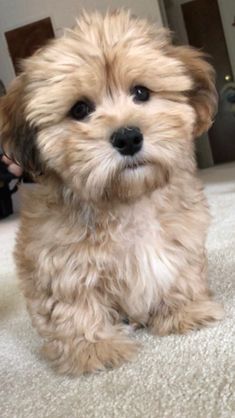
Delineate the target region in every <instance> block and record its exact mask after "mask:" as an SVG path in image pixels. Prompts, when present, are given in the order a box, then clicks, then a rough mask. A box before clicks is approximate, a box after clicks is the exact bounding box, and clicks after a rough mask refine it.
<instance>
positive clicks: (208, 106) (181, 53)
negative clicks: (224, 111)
mask: <svg viewBox="0 0 235 418" xmlns="http://www.w3.org/2000/svg"><path fill="white" fill-rule="evenodd" d="M173 55H174V56H175V58H177V59H179V60H180V61H181V62H183V64H184V66H185V68H186V72H187V73H188V75H189V76H190V77H191V78H192V80H193V87H192V89H191V90H190V91H189V92H186V94H187V96H188V98H189V102H190V104H191V105H192V106H193V107H194V109H195V111H196V115H197V120H196V124H195V130H194V135H195V137H198V136H200V135H201V134H202V133H204V132H206V131H207V130H208V129H209V128H210V126H211V124H212V122H213V118H214V116H215V114H216V111H217V102H218V96H217V92H216V88H215V71H214V69H213V67H212V66H211V65H210V64H209V63H208V62H207V60H206V55H205V54H204V53H202V52H201V51H198V50H196V49H194V48H192V47H187V46H186V47H185V46H184V47H181V46H178V47H174V48H173Z"/></svg>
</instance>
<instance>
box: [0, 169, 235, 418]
mask: <svg viewBox="0 0 235 418" xmlns="http://www.w3.org/2000/svg"><path fill="white" fill-rule="evenodd" d="M201 177H202V179H203V180H204V181H205V183H206V191H207V195H208V197H209V202H210V205H211V209H212V213H213V215H214V222H213V225H212V227H211V229H210V234H209V238H208V251H209V270H210V272H209V277H210V283H211V287H212V289H213V290H214V292H215V294H216V298H217V299H218V300H220V301H222V302H223V303H224V305H225V310H226V317H225V319H224V321H223V322H222V323H219V324H217V325H216V326H215V327H214V328H210V329H203V330H201V331H198V332H193V333H191V334H190V335H187V336H169V337H162V338H155V337H153V336H151V335H149V334H148V333H147V332H146V331H140V332H138V333H137V339H139V340H140V341H141V342H142V343H143V349H142V350H141V352H140V354H139V356H138V358H137V360H136V361H135V362H133V363H131V364H130V363H129V364H125V365H124V366H123V367H121V368H120V369H118V370H113V371H108V372H102V373H100V374H97V375H92V376H86V377H81V378H78V379H70V378H64V377H63V378H62V377H58V376H56V375H55V374H54V373H53V372H52V371H51V370H50V368H49V367H48V366H47V364H45V363H43V362H42V361H41V360H40V358H39V356H38V348H39V344H40V339H39V337H38V336H37V335H36V333H35V331H34V330H33V328H32V327H31V324H30V320H29V318H28V315H27V313H26V311H25V306H24V301H23V298H22V296H21V295H20V293H19V291H18V289H17V282H16V277H15V273H14V265H13V260H12V256H11V250H12V246H13V242H14V234H15V230H16V227H17V217H10V218H8V219H7V220H5V221H1V222H0V417H1V418H47V417H48V418H75V417H76V418H93V417H94V418H95V417H97V418H134V417H138V418H142V417H147V418H233V417H235V321H234V320H235V303H234V302H235V165H234V164H229V165H225V166H218V167H216V168H212V169H208V170H204V171H203V172H201Z"/></svg>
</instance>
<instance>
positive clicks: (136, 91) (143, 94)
mask: <svg viewBox="0 0 235 418" xmlns="http://www.w3.org/2000/svg"><path fill="white" fill-rule="evenodd" d="M131 94H132V95H133V96H134V101H135V102H147V101H148V100H149V98H150V91H149V90H148V89H147V87H144V86H135V87H133V88H132V89H131Z"/></svg>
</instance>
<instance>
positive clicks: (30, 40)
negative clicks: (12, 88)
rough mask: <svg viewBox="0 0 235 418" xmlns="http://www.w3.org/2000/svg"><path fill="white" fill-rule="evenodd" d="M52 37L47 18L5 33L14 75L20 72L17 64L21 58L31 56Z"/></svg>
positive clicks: (51, 28) (50, 26)
mask: <svg viewBox="0 0 235 418" xmlns="http://www.w3.org/2000/svg"><path fill="white" fill-rule="evenodd" d="M54 36H55V35H54V30H53V27H52V23H51V19H50V18H49V17H48V18H46V19H42V20H39V21H37V22H33V23H30V24H29V25H25V26H21V27H19V28H16V29H13V30H10V31H8V32H5V37H6V40H7V45H8V49H9V53H10V56H11V59H12V63H13V66H14V69H15V73H16V74H18V73H19V72H20V65H19V63H20V60H21V59H22V58H27V57H29V56H30V55H32V54H33V53H34V52H35V51H36V50H37V49H38V48H40V47H42V46H43V45H45V43H46V42H47V41H48V39H51V38H54Z"/></svg>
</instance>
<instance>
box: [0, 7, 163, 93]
mask: <svg viewBox="0 0 235 418" xmlns="http://www.w3.org/2000/svg"><path fill="white" fill-rule="evenodd" d="M121 6H124V7H126V8H130V9H131V10H132V12H133V13H134V14H136V15H139V16H146V17H148V18H149V19H150V20H152V21H158V22H159V24H162V19H161V13H160V8H159V4H158V0H80V1H79V0H0V79H2V81H3V82H4V84H5V85H6V86H7V85H8V84H9V83H10V81H11V80H12V79H13V78H14V76H15V74H14V70H13V66H12V63H11V59H10V56H9V53H8V49H7V44H6V40H5V36H4V32H6V31H7V30H11V29H14V28H17V27H19V26H22V25H25V24H27V23H31V22H33V21H36V20H39V19H42V18H44V17H47V16H50V17H51V20H52V24H53V27H54V31H55V35H56V36H59V35H60V34H61V33H62V28H64V27H72V26H73V25H74V23H75V17H76V16H78V15H79V12H80V11H81V10H82V9H83V8H85V9H86V10H92V9H99V10H101V11H105V10H106V9H107V8H111V9H115V8H117V7H121Z"/></svg>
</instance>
